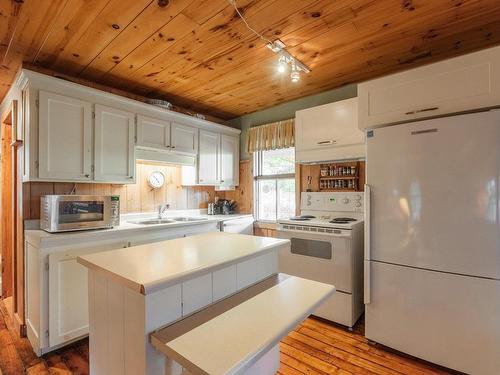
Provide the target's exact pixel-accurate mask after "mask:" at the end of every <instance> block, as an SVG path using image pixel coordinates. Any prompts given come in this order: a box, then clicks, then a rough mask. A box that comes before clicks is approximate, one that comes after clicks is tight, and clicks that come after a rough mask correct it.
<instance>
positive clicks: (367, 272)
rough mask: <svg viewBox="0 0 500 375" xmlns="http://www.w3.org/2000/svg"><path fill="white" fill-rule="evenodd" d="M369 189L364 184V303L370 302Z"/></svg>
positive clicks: (368, 186)
mask: <svg viewBox="0 0 500 375" xmlns="http://www.w3.org/2000/svg"><path fill="white" fill-rule="evenodd" d="M370 195H371V188H370V185H367V184H365V261H364V263H365V264H364V303H365V304H366V305H367V304H369V303H370V302H371V248H370V245H371V238H370V237H371V225H370V219H371V205H370V198H371V196H370Z"/></svg>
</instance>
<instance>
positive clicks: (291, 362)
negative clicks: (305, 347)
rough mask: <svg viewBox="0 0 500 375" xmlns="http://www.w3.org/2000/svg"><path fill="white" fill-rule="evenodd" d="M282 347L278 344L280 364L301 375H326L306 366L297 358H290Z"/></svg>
mask: <svg viewBox="0 0 500 375" xmlns="http://www.w3.org/2000/svg"><path fill="white" fill-rule="evenodd" d="M282 346H283V345H282V344H280V351H281V354H280V361H281V363H284V364H286V365H287V366H288V367H290V368H292V369H294V370H297V371H299V372H301V373H303V374H308V375H327V374H326V373H325V372H323V371H318V370H316V369H314V368H313V367H311V366H309V365H308V364H306V363H304V362H302V361H300V360H299V359H297V358H293V357H290V356H289V355H287V354H285V353H284V352H283V350H282V349H281V347H282Z"/></svg>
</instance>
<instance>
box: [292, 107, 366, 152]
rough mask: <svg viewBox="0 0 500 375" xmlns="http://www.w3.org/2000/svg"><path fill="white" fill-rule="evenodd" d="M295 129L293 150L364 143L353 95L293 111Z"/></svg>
mask: <svg viewBox="0 0 500 375" xmlns="http://www.w3.org/2000/svg"><path fill="white" fill-rule="evenodd" d="M312 129H314V130H313V131H312ZM296 131H297V139H296V146H295V147H296V149H297V151H303V150H312V149H318V148H325V147H332V146H348V145H353V144H360V143H364V134H363V132H362V131H360V130H359V129H358V106H357V98H352V99H347V100H341V101H338V102H334V103H330V104H325V105H321V106H318V107H313V108H308V109H304V110H302V111H297V112H296Z"/></svg>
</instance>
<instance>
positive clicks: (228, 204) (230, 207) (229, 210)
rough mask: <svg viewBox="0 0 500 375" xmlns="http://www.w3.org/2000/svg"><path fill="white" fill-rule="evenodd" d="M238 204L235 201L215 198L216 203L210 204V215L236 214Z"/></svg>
mask: <svg viewBox="0 0 500 375" xmlns="http://www.w3.org/2000/svg"><path fill="white" fill-rule="evenodd" d="M237 208H238V204H237V203H236V201H234V200H232V199H231V200H229V199H218V198H215V203H209V204H208V214H209V215H231V214H235V213H236V209H237Z"/></svg>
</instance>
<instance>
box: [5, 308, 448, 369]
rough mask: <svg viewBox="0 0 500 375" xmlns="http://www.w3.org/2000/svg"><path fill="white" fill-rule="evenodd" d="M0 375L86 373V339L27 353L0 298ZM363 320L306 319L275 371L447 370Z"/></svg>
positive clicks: (292, 335)
mask: <svg viewBox="0 0 500 375" xmlns="http://www.w3.org/2000/svg"><path fill="white" fill-rule="evenodd" d="M0 311H1V314H0V375H17V374H25V373H26V374H30V375H34V374H37V375H38V374H51V375H70V374H80V375H83V374H88V373H89V366H88V358H89V349H88V340H87V339H84V340H81V341H78V342H76V343H75V344H73V345H70V346H68V347H66V348H64V349H61V350H58V351H55V352H53V353H50V354H48V355H45V356H43V358H38V357H37V356H36V355H35V353H33V351H32V349H31V346H30V344H29V342H28V340H27V339H25V338H19V337H17V336H16V334H15V332H14V329H13V325H12V322H11V321H10V318H9V316H8V315H7V313H6V309H5V306H4V305H3V303H2V302H0ZM363 333H364V322H363V321H362V320H361V321H360V322H358V324H357V325H356V327H355V328H354V331H353V332H349V331H348V330H346V329H345V328H343V327H340V326H337V325H333V324H330V323H326V322H324V321H321V320H319V319H315V318H309V319H307V320H306V321H304V322H303V323H302V324H300V325H299V326H297V327H296V328H295V330H294V331H293V332H291V333H290V334H289V335H288V336H287V337H286V338H285V339H284V340H283V341H282V343H281V367H280V369H279V372H278V373H279V374H281V375H300V374H311V375H325V374H383V375H386V374H388V375H397V374H405V375H406V374H411V375H427V374H451V373H452V372H449V371H446V370H444V369H441V368H438V367H435V366H432V365H430V364H428V363H424V362H422V361H419V360H417V359H412V358H409V357H407V356H402V355H399V354H396V353H393V352H390V351H388V350H386V349H384V348H382V347H379V346H378V345H373V344H369V343H368V340H367V339H366V338H365V337H364V335H363Z"/></svg>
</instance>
